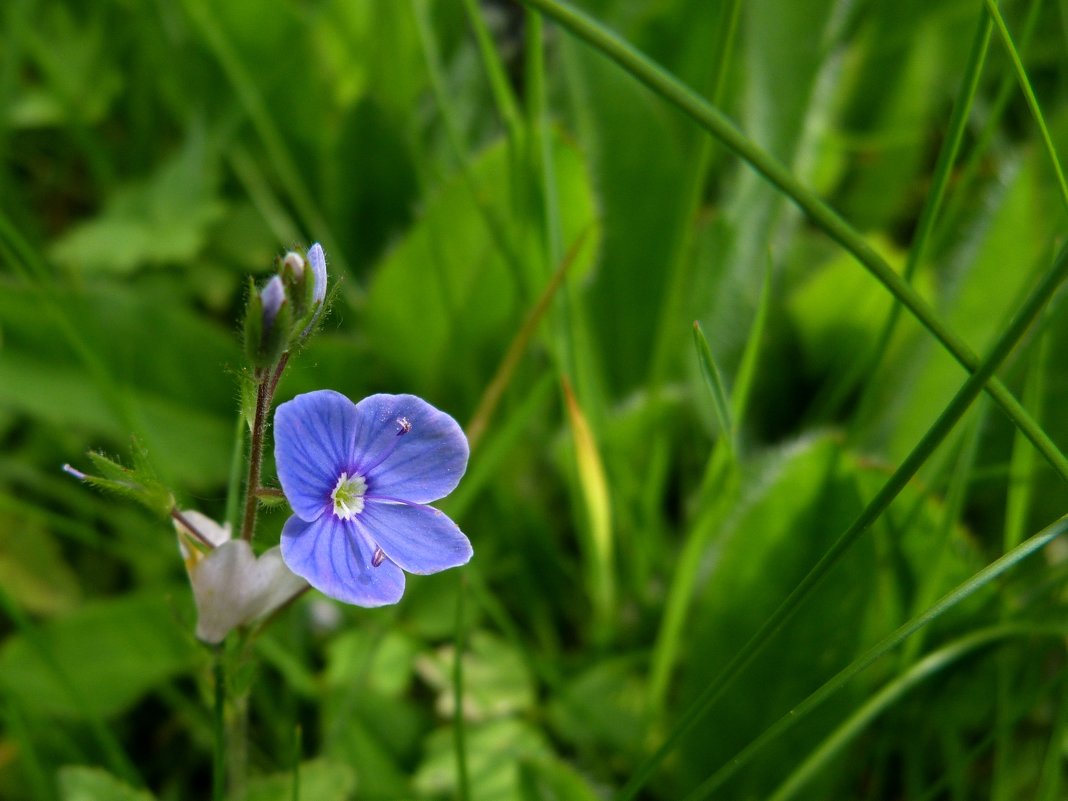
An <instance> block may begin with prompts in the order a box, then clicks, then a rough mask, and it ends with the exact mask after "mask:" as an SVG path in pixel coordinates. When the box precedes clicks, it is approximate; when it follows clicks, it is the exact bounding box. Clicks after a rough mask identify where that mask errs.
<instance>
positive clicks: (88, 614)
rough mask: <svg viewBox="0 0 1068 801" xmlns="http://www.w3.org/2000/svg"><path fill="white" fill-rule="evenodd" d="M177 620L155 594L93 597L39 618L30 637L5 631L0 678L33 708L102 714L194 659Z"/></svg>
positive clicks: (62, 713)
mask: <svg viewBox="0 0 1068 801" xmlns="http://www.w3.org/2000/svg"><path fill="white" fill-rule="evenodd" d="M175 556H176V557H177V554H175ZM180 591H181V592H188V590H187V589H185V588H182V589H181V590H180ZM181 626H182V624H181V622H180V620H179V619H178V618H177V617H176V615H175V610H174V608H173V607H172V605H171V603H170V602H169V601H167V600H165V599H164V598H161V597H159V596H158V595H128V596H123V597H120V598H117V599H112V600H106V601H93V602H90V603H87V604H85V605H84V606H82V607H81V608H79V609H78V610H77V611H76V612H73V613H72V614H70V615H67V616H65V617H61V618H56V619H55V620H52V621H49V622H47V623H45V624H44V625H43V626H41V627H40V628H39V629H38V630H37V631H36V632H35V636H34V637H33V638H32V640H29V639H27V637H26V636H25V635H21V634H20V635H15V636H12V637H9V638H8V639H7V640H6V641H5V642H4V644H3V646H2V647H0V684H3V685H4V687H5V689H7V691H8V692H11V693H15V694H17V695H18V697H19V698H20V699H22V703H23V704H24V705H25V707H26V708H27V710H28V711H30V712H33V713H35V714H50V715H56V716H58V717H63V718H79V717H85V716H87V715H92V716H99V717H108V716H110V715H114V714H117V713H119V712H122V711H123V710H124V709H126V708H127V707H129V706H130V705H131V704H133V703H134V702H135V701H137V700H138V699H139V698H140V697H141V696H143V695H144V694H145V693H147V692H149V691H150V690H151V689H152V688H153V687H155V686H157V685H158V684H160V683H161V682H164V681H167V680H169V679H171V678H172V677H174V676H176V675H178V674H180V673H183V672H185V671H187V670H188V669H189V668H190V667H192V665H193V664H195V661H196V656H197V651H196V649H195V648H194V646H193V641H192V638H191V637H189V636H188V634H186V633H184V632H183V631H182V628H181Z"/></svg>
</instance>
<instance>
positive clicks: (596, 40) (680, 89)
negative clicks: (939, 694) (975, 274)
mask: <svg viewBox="0 0 1068 801" xmlns="http://www.w3.org/2000/svg"><path fill="white" fill-rule="evenodd" d="M522 2H523V3H524V4H525V5H527V6H530V7H532V8H537V9H539V10H540V11H542V12H543V13H545V14H546V15H547V16H550V17H552V18H553V19H554V20H556V21H557V22H558V23H559V24H561V25H563V26H564V27H565V28H567V29H568V30H570V31H571V32H572V33H574V34H575V35H576V36H579V37H580V38H582V39H584V40H585V41H586V42H588V43H589V44H590V45H592V46H593V47H594V48H596V49H597V50H599V51H601V52H602V53H603V54H604V55H606V56H607V57H609V58H611V59H612V60H613V61H615V62H616V63H617V64H619V65H620V66H621V67H623V68H624V69H625V70H627V71H628V72H630V73H631V74H632V75H633V76H634V77H636V78H637V79H638V80H640V81H642V82H643V83H644V84H646V86H648V87H649V88H650V89H652V90H653V91H654V92H656V93H657V94H659V95H660V96H661V97H663V98H664V99H665V100H666V101H668V102H670V103H672V104H674V105H675V106H677V107H678V108H679V109H680V110H681V111H683V112H685V113H686V114H687V115H688V116H690V117H691V118H692V119H693V120H694V121H695V122H697V123H698V124H699V125H701V126H702V127H703V128H705V130H707V131H708V132H709V133H710V134H712V135H713V136H715V137H716V138H717V139H719V140H720V141H721V142H722V143H723V144H724V145H726V146H727V147H728V148H730V149H731V150H732V151H734V153H735V154H737V155H738V156H740V157H741V158H742V159H744V160H745V161H746V162H748V163H749V164H750V166H752V167H753V168H754V169H755V170H757V171H758V172H759V173H761V174H762V175H763V176H764V177H765V178H766V179H767V180H768V181H770V182H771V183H772V184H773V185H774V186H776V187H777V188H778V189H779V190H781V191H782V192H783V194H785V195H786V196H788V197H789V198H790V199H791V200H793V202H794V203H795V204H796V205H797V207H798V208H799V209H801V211H803V212H804V213H805V214H806V215H807V216H808V218H809V219H810V220H811V221H812V222H813V223H814V224H815V225H817V226H818V227H819V228H820V229H821V230H823V231H824V233H826V234H827V235H828V236H829V237H831V239H833V240H834V241H835V242H838V243H839V244H840V245H841V246H842V247H843V248H845V249H846V250H847V251H849V252H850V253H851V254H852V255H853V256H854V257H855V258H856V259H857V261H859V262H860V263H861V265H862V266H864V267H865V268H866V269H867V270H868V271H869V272H870V273H871V274H872V275H873V276H874V277H875V278H876V279H877V280H878V281H879V282H880V283H882V284H883V286H885V287H886V289H887V290H888V291H889V292H890V293H891V294H893V295H894V297H895V298H896V299H897V300H898V301H899V302H900V303H901V304H902V305H904V306H905V307H906V308H907V309H908V310H909V311H910V312H912V314H913V315H914V316H915V317H916V319H917V320H919V322H920V323H921V324H922V325H923V326H924V328H926V329H927V330H928V331H929V332H930V333H931V335H932V336H934V337H935V338H936V339H937V340H938V341H939V342H940V343H941V344H942V345H943V347H945V349H946V350H947V351H949V353H950V354H952V355H953V357H954V358H955V359H956V360H957V361H958V362H960V364H961V365H962V366H963V367H964V368H965V369H967V370H968V371H969V372H974V371H975V370H977V369H978V366H979V360H978V357H977V356H976V355H975V353H974V352H973V351H972V350H971V348H970V347H969V346H968V345H967V343H965V342H964V340H962V339H961V338H960V337H959V336H957V335H956V334H955V333H954V332H953V331H951V330H950V329H948V328H947V327H946V326H945V325H944V324H943V323H942V322H941V321H940V320H939V318H938V317H937V316H936V315H935V313H934V311H933V310H932V309H931V307H930V306H929V305H928V304H927V302H926V301H924V300H923V298H921V297H920V295H919V294H918V293H917V292H916V291H915V290H914V289H913V288H912V287H911V286H910V285H909V284H908V283H907V282H905V281H904V280H903V279H902V278H901V276H899V275H898V274H897V273H896V272H895V271H894V269H893V267H891V266H890V264H889V263H887V261H886V260H885V259H883V258H882V256H880V255H879V254H878V253H877V252H876V251H875V250H874V249H873V248H872V247H871V245H869V244H868V243H867V242H866V241H865V240H864V238H863V237H862V236H861V235H860V233H858V232H857V231H856V229H854V228H853V227H852V226H850V225H849V224H848V223H847V222H846V221H845V220H843V219H842V218H841V217H840V216H839V215H838V214H837V212H835V211H834V210H833V209H831V207H830V206H828V205H827V204H826V203H824V202H823V201H822V200H820V199H819V198H818V197H816V196H815V195H814V194H813V193H812V192H810V191H809V190H808V189H807V188H805V187H804V186H802V184H801V183H800V182H799V181H798V180H797V179H796V178H795V177H794V176H793V175H792V174H791V173H790V172H789V170H787V169H786V167H784V166H783V165H782V163H781V162H779V161H778V160H777V159H775V158H774V157H773V156H772V155H771V154H769V153H768V152H766V151H765V150H763V149H761V148H760V147H758V146H757V145H756V143H754V142H753V141H752V140H751V139H749V138H748V137H746V136H745V135H744V134H743V133H742V132H741V131H739V130H738V129H737V128H736V127H735V126H734V124H733V123H732V122H731V121H730V120H729V119H728V118H727V117H726V116H725V115H724V114H723V113H722V112H720V111H719V110H718V109H716V108H714V107H713V106H711V105H709V104H708V103H707V102H706V101H705V100H703V99H702V98H701V97H700V96H699V95H697V94H696V93H695V92H693V91H692V90H691V89H690V88H689V87H687V86H686V85H685V84H683V83H682V82H681V81H679V80H678V79H677V78H675V77H674V76H673V75H671V74H670V73H668V72H667V71H666V70H664V69H663V68H662V67H660V66H659V65H658V64H656V63H655V62H654V61H652V60H651V59H649V58H648V57H647V56H645V55H644V54H642V53H641V52H639V51H638V50H637V49H635V48H634V47H632V46H631V45H630V44H628V43H627V42H625V41H623V40H622V39H620V38H619V37H618V36H616V35H615V34H613V33H612V32H610V31H609V30H607V29H606V28H605V27H604V26H602V25H601V24H600V23H598V22H596V21H595V20H594V19H592V18H591V17H589V16H587V15H586V14H584V13H582V12H581V11H578V10H577V9H575V8H574V7H573V6H571V5H569V4H567V3H564V2H561V0H522ZM986 389H987V391H988V392H989V393H990V395H991V396H992V397H993V398H994V400H995V401H996V402H997V403H998V405H999V406H1001V408H1002V409H1004V411H1005V414H1006V415H1008V417H1009V419H1011V420H1012V421H1013V423H1014V424H1015V425H1017V426H1018V427H1019V428H1020V429H1021V430H1022V431H1023V432H1024V433H1025V435H1026V436H1027V438H1028V439H1029V440H1030V441H1031V442H1032V443H1033V444H1034V446H1035V447H1036V448H1037V449H1038V450H1039V451H1040V452H1041V453H1042V455H1043V456H1045V458H1046V459H1047V461H1049V463H1050V465H1051V466H1052V467H1053V469H1054V470H1056V471H1057V473H1058V474H1059V475H1060V476H1061V477H1062V478H1064V479H1065V480H1066V481H1068V459H1066V458H1065V456H1064V454H1063V453H1061V451H1060V449H1059V448H1057V446H1056V445H1055V444H1054V443H1053V441H1052V440H1051V439H1050V438H1049V436H1048V435H1046V433H1045V432H1044V431H1043V430H1042V428H1041V427H1040V426H1039V425H1038V424H1037V423H1035V421H1034V420H1033V419H1032V418H1031V416H1030V415H1029V414H1028V413H1027V410H1026V409H1024V408H1023V406H1022V405H1021V404H1020V402H1019V401H1018V400H1016V398H1015V397H1014V396H1013V395H1012V393H1011V392H1009V390H1008V389H1007V388H1006V387H1005V385H1004V384H1002V383H1001V382H1000V381H999V380H997V379H996V378H994V377H993V376H991V377H990V379H989V381H988V386H987V387H986Z"/></svg>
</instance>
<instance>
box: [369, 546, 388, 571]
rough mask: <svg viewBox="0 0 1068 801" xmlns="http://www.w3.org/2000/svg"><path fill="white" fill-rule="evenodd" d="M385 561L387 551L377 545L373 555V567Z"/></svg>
mask: <svg viewBox="0 0 1068 801" xmlns="http://www.w3.org/2000/svg"><path fill="white" fill-rule="evenodd" d="M384 561H386V552H385V551H383V550H382V549H381V548H380V547H379V546H377V545H376V546H375V555H374V556H372V557H371V567H378V566H379V565H380V564H382V563H383V562H384Z"/></svg>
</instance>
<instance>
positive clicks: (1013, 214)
mask: <svg viewBox="0 0 1068 801" xmlns="http://www.w3.org/2000/svg"><path fill="white" fill-rule="evenodd" d="M1042 156H1043V154H1041V153H1037V152H1036V153H1032V154H1030V155H1029V156H1028V157H1027V158H1026V160H1023V161H1020V160H1011V161H1009V163H1007V164H1004V165H1002V166H1001V169H1002V180H1001V181H1000V182H998V183H997V184H996V185H993V186H991V187H989V189H988V190H987V191H988V192H989V194H988V196H987V202H986V204H985V208H984V209H983V212H982V214H981V215H980V217H979V218H978V219H976V220H973V221H972V222H971V225H972V226H973V227H972V228H971V234H970V235H969V236H966V237H963V238H961V239H960V240H958V241H957V242H956V243H955V245H954V248H953V251H952V253H950V254H949V255H948V257H946V258H945V259H943V261H942V262H941V264H940V265H939V271H938V274H937V276H936V280H937V281H938V283H939V296H940V303H939V306H940V309H939V311H940V314H941V317H942V319H943V320H945V322H946V323H947V324H948V325H950V326H951V327H952V328H953V329H954V330H955V331H956V332H957V333H958V334H959V335H961V336H962V337H963V338H964V339H965V340H966V341H967V342H968V343H969V344H970V345H971V347H972V349H973V350H975V351H976V352H978V353H982V352H983V351H984V349H985V348H986V347H987V346H988V345H989V343H990V342H991V341H992V339H993V338H994V336H995V335H996V333H997V331H998V330H999V329H1000V327H1001V326H1003V325H1004V324H1005V323H1006V322H1007V320H1008V317H1009V315H1010V313H1011V312H1012V310H1013V309H1015V307H1016V304H1017V303H1018V302H1019V300H1020V299H1021V298H1022V296H1023V293H1024V291H1026V289H1027V287H1028V286H1029V284H1030V282H1031V280H1032V278H1033V276H1034V275H1035V274H1036V272H1037V271H1038V270H1039V269H1044V268H1045V266H1046V264H1047V263H1048V260H1049V259H1050V258H1051V257H1052V243H1053V239H1052V237H1053V228H1052V225H1053V223H1052V221H1053V219H1055V216H1056V214H1063V212H1062V211H1061V210H1060V209H1058V208H1057V198H1056V196H1055V195H1052V194H1051V193H1050V192H1049V191H1048V188H1049V187H1048V184H1047V183H1046V182H1045V181H1044V180H1043V179H1044V176H1045V170H1046V167H1045V164H1044V163H1043V162H1042V159H1041V158H1040V157H1042ZM902 328H905V330H906V331H907V332H908V334H909V336H908V337H902V338H901V339H899V340H898V342H897V345H896V347H894V348H893V349H892V350H891V352H890V353H889V354H888V363H887V365H886V369H883V370H881V371H880V373H879V374H878V375H877V376H875V377H874V381H873V383H874V386H873V387H872V388H871V389H870V391H871V392H872V395H873V398H874V399H875V401H876V402H875V403H874V404H872V405H873V407H874V409H875V410H876V414H875V415H873V417H872V419H871V420H866V421H862V422H863V423H864V424H865V425H866V426H867V430H866V431H865V438H866V440H867V441H869V442H879V443H883V444H884V447H885V448H886V449H887V453H888V454H890V455H891V457H894V458H902V457H903V456H904V454H905V453H907V452H908V450H909V449H911V448H912V447H913V446H914V445H915V443H916V442H917V441H918V440H919V438H920V436H922V434H923V432H924V431H926V430H927V428H928V427H929V426H930V425H931V423H932V422H933V421H934V419H935V417H936V416H937V415H938V414H939V413H940V412H941V410H942V409H943V408H944V407H945V405H946V403H948V401H949V399H950V397H952V394H953V393H954V392H956V391H957V389H958V388H959V387H960V385H961V383H963V380H964V376H963V374H962V372H961V370H960V367H959V366H958V365H957V364H956V362H955V361H953V360H952V359H951V358H950V357H949V356H948V355H946V353H945V351H944V350H942V348H941V347H939V346H938V345H937V344H936V343H934V342H933V340H932V338H931V337H930V336H929V335H928V334H927V332H926V331H917V330H916V326H915V324H914V323H913V322H912V321H911V320H909V321H908V327H907V328H906V327H905V326H902Z"/></svg>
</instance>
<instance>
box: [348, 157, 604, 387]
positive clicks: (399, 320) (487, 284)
mask: <svg viewBox="0 0 1068 801" xmlns="http://www.w3.org/2000/svg"><path fill="white" fill-rule="evenodd" d="M509 157H510V154H509V151H508V148H507V147H506V146H505V144H504V143H503V142H498V143H496V144H495V145H493V146H492V147H490V148H488V149H487V150H486V151H484V152H483V153H482V154H481V155H480V156H479V157H478V159H477V160H476V161H475V162H474V163H473V164H472V174H473V179H474V181H475V184H476V191H477V194H478V203H479V204H481V205H482V206H483V207H484V208H485V209H489V210H491V213H492V214H493V215H495V218H491V219H498V220H499V221H500V222H501V223H502V224H503V225H504V228H503V230H498V231H497V232H496V233H492V232H491V231H490V230H489V229H488V227H487V223H488V220H487V218H486V216H485V212H484V211H483V210H480V209H479V206H478V205H476V202H475V200H474V199H473V198H472V195H471V191H470V188H469V187H468V186H467V185H466V184H465V183H464V181H463V180H461V178H460V177H459V176H456V177H453V178H452V179H450V180H449V182H448V183H447V184H446V185H445V186H443V187H442V188H441V190H440V191H439V192H438V193H437V194H436V195H434V196H433V197H432V198H431V199H430V201H429V202H428V204H427V206H426V210H425V212H424V213H423V215H422V216H421V217H420V218H419V220H418V221H417V222H416V223H415V224H414V225H413V226H412V228H411V229H410V230H409V231H408V233H407V234H406V235H405V237H404V238H403V239H402V240H401V241H400V242H398V243H397V245H396V246H395V247H394V248H393V249H392V250H391V251H390V252H389V253H388V254H387V255H386V256H385V258H384V259H383V260H382V262H381V263H379V265H378V266H377V267H376V269H375V274H374V278H373V280H372V283H371V287H370V294H369V297H368V302H367V309H366V334H367V336H368V337H369V338H370V339H371V341H372V342H374V343H375V344H376V347H377V352H376V357H377V358H378V359H381V360H382V361H383V362H385V363H386V364H388V365H389V366H390V367H391V368H392V369H393V370H394V371H395V372H396V373H397V374H398V375H400V376H403V377H404V379H405V380H407V381H411V382H415V383H416V384H418V385H419V386H421V387H424V388H425V387H431V388H433V387H435V386H438V385H440V384H441V383H442V382H447V383H448V384H450V385H456V384H457V383H458V382H460V381H461V378H462V376H464V375H466V374H467V372H468V371H470V370H473V369H476V368H477V369H479V370H482V371H483V372H484V373H485V374H489V373H490V371H491V370H492V368H493V367H494V366H495V365H496V363H497V362H498V361H499V360H500V358H501V356H502V354H503V345H502V343H506V342H507V341H508V340H509V339H510V337H511V336H512V335H513V334H514V332H515V330H516V329H517V328H518V326H519V324H520V317H519V314H520V311H521V309H522V308H525V307H520V306H518V305H517V304H518V301H519V300H520V297H519V295H518V290H519V288H518V287H517V286H516V283H515V282H516V274H515V271H514V266H515V265H514V264H512V263H510V262H509V260H508V259H507V258H506V257H505V256H504V254H503V253H502V251H501V249H500V243H502V242H503V243H506V246H507V247H510V248H512V249H513V250H516V251H517V249H516V245H515V243H516V242H518V241H520V240H519V239H518V238H517V237H518V233H519V231H520V230H521V228H520V226H523V225H529V221H526V220H520V219H515V218H514V217H512V216H509V215H508V213H507V212H508V210H509V208H510V207H511V201H510V198H511V195H510V193H511V192H514V191H515V188H514V186H513V185H512V184H513V182H514V180H515V179H514V177H513V176H511V174H510V169H509ZM553 158H554V163H555V165H556V170H557V174H556V184H557V189H558V192H559V196H560V201H561V202H560V205H561V210H560V215H561V222H562V226H563V235H564V241H565V242H566V243H570V242H571V241H573V240H574V238H575V237H577V236H578V235H579V234H580V233H581V232H582V231H584V230H586V229H587V228H588V227H589V226H590V224H591V223H592V222H593V220H594V219H595V209H594V201H593V196H592V191H591V188H590V179H589V176H588V175H587V173H586V169H585V165H584V164H583V161H582V157H581V154H580V153H579V152H578V151H576V150H575V149H574V148H573V147H571V145H570V144H567V143H566V142H564V141H562V140H560V139H556V140H555V141H554V156H553ZM595 252H596V248H595V247H592V246H587V247H586V248H584V249H583V252H582V254H581V255H580V256H579V258H578V260H577V263H575V264H574V265H573V266H572V268H571V270H570V277H571V280H576V279H578V278H580V277H581V276H582V275H583V274H585V273H586V272H588V271H589V269H590V266H591V264H592V259H593V254H594V253H595ZM539 289H540V287H539ZM461 354H462V361H463V365H464V369H463V370H459V369H458V367H457V361H456V360H457V359H459V358H460V355H461ZM480 365H481V366H480Z"/></svg>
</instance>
